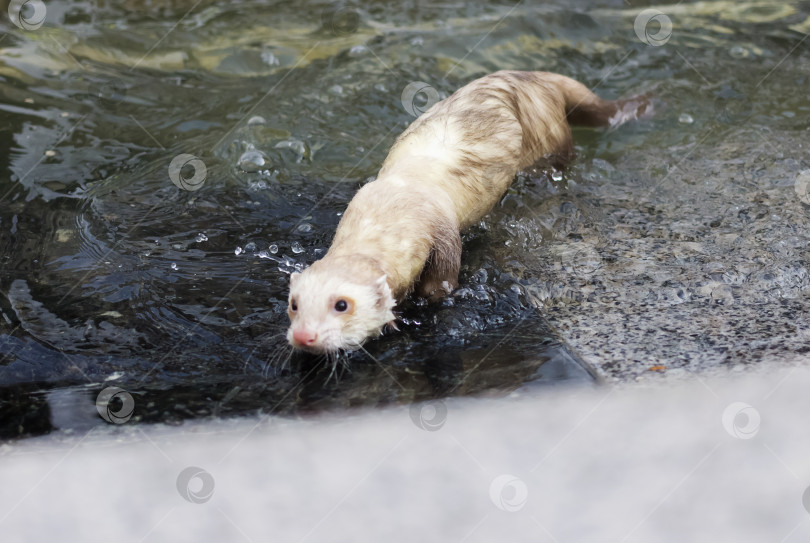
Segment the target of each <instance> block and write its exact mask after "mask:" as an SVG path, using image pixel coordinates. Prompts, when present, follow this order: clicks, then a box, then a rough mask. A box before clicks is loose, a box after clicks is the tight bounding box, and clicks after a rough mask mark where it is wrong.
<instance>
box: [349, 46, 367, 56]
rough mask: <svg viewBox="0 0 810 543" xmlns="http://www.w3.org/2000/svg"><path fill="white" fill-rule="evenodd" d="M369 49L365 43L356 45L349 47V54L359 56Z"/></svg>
mask: <svg viewBox="0 0 810 543" xmlns="http://www.w3.org/2000/svg"><path fill="white" fill-rule="evenodd" d="M366 51H368V47H366V46H365V45H354V46H352V48H351V49H349V54H350V55H352V56H359V55H362V54H363V53H365V52H366Z"/></svg>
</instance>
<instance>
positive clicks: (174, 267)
mask: <svg viewBox="0 0 810 543" xmlns="http://www.w3.org/2000/svg"><path fill="white" fill-rule="evenodd" d="M172 269H173V270H177V264H176V263H175V262H172Z"/></svg>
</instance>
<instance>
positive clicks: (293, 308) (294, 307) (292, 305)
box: [290, 300, 298, 311]
mask: <svg viewBox="0 0 810 543" xmlns="http://www.w3.org/2000/svg"><path fill="white" fill-rule="evenodd" d="M290 311H298V304H297V303H295V300H293V301H291V302H290Z"/></svg>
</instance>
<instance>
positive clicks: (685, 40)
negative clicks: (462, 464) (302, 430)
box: [0, 1, 810, 438]
mask: <svg viewBox="0 0 810 543" xmlns="http://www.w3.org/2000/svg"><path fill="white" fill-rule="evenodd" d="M659 9H661V10H662V11H663V12H664V14H665V15H666V17H667V19H666V20H669V21H670V22H671V23H672V24H671V29H670V28H669V27H668V26H667V25H666V24H665V23H666V20H663V19H661V18H660V17H659V18H658V19H656V21H653V22H649V21H648V26H644V25H641V27H639V28H634V23H637V21H638V19H637V16H638V14H639V8H637V7H629V6H628V5H627V4H626V3H623V2H618V1H615V2H613V1H606V2H598V3H590V2H589V3H585V2H575V3H568V2H558V3H551V4H543V5H539V6H538V5H534V4H526V5H524V4H517V5H514V4H510V3H491V4H483V3H481V4H476V5H468V4H442V5H441V6H425V5H421V4H418V3H414V4H405V5H403V4H401V3H394V2H374V3H371V4H366V5H364V6H354V5H336V4H334V3H309V4H306V5H304V6H302V5H300V3H293V2H276V3H265V2H245V3H237V4H227V3H213V2H197V3H194V2H184V1H176V2H150V3H142V2H123V3H120V4H116V5H115V6H112V5H109V4H108V3H106V2H48V3H47V17H46V21H45V24H43V25H42V26H41V27H39V28H36V29H31V30H28V31H23V30H21V29H20V28H18V27H17V26H15V25H14V24H12V23H11V22H9V20H8V19H6V18H2V23H0V24H2V25H3V26H2V27H0V28H1V29H2V31H3V32H4V33H3V35H2V38H1V39H2V41H0V110H2V117H0V150H1V151H0V292H2V296H0V436H2V437H4V438H9V437H14V436H18V435H30V434H40V433H46V432H49V431H51V430H53V429H55V428H59V429H64V430H78V429H81V428H85V427H86V426H87V425H91V426H92V425H93V424H106V423H105V422H104V421H102V420H101V419H98V418H95V419H92V421H89V420H88V419H86V418H85V417H84V413H85V411H84V407H87V406H88V405H90V406H91V407H92V403H93V401H94V399H95V397H96V396H97V394H98V393H99V392H100V391H101V390H102V389H103V388H105V387H107V386H111V385H115V386H119V387H121V388H123V389H125V390H127V391H129V392H130V393H131V394H132V395H133V397H134V398H135V403H136V411H135V414H134V418H133V422H137V421H152V422H156V421H163V422H168V423H176V422H179V421H181V420H184V419H189V418H205V417H218V416H222V415H235V414H251V413H257V412H259V413H279V414H285V415H303V414H306V413H312V412H320V411H323V410H335V409H339V408H346V407H354V406H377V405H385V404H391V403H407V402H411V401H414V400H423V399H428V398H434V397H445V396H448V395H466V394H471V395H488V394H504V393H505V392H507V391H510V390H514V389H516V388H520V387H524V386H527V384H528V386H530V387H542V386H544V385H545V384H554V383H560V382H576V383H588V382H593V381H594V380H595V377H594V376H596V377H598V378H604V379H608V380H610V379H619V380H625V381H626V380H629V379H633V378H637V377H639V376H645V375H650V376H652V375H659V374H662V373H663V374H666V373H667V372H669V373H670V374H672V373H673V370H680V371H683V370H688V371H693V372H698V373H700V372H708V371H716V370H722V369H725V368H731V367H735V366H737V365H740V364H748V365H754V364H768V363H774V362H777V363H781V364H795V363H804V362H806V361H807V347H806V344H807V339H808V330H809V329H810V328H808V325H807V322H806V317H805V316H806V314H807V312H808V309H810V307H808V306H810V302H808V301H807V291H808V288H810V279H808V274H807V266H808V257H807V251H806V247H807V241H808V234H807V232H808V228H807V227H808V217H809V216H810V215H808V214H809V213H810V211H808V210H809V209H810V197H808V196H807V191H808V189H807V187H808V183H810V181H809V179H810V173H808V171H809V170H810V158H808V155H807V147H806V145H807V144H806V141H807V135H808V126H810V125H809V124H808V116H807V114H808V112H809V111H810V100H809V99H808V98H807V93H806V92H805V90H806V87H807V81H808V76H810V62H808V61H809V60H810V58H809V57H810V52H808V45H807V44H808V43H809V42H808V41H805V38H806V36H807V32H808V31H810V8H809V7H808V5H807V3H806V2H788V3H775V2H747V3H735V2H702V3H699V4H677V5H675V4H673V5H668V6H659ZM27 16H29V19H30V16H32V14H31V13H27ZM662 21H663V23H664V24H662ZM18 22H19V21H18ZM656 25H658V26H656ZM645 29H646V33H645ZM670 30H671V32H670ZM645 40H646V42H647V43H645ZM656 40H657V41H656ZM503 68H511V69H540V70H550V71H556V72H561V73H564V74H567V75H570V76H572V77H575V78H577V79H579V80H580V81H582V82H583V83H585V84H587V85H588V86H590V87H592V88H594V89H595V90H596V91H597V92H598V93H599V94H600V95H602V96H604V97H608V98H616V97H620V96H630V95H632V94H636V93H642V92H646V93H650V94H651V95H652V96H654V97H655V103H656V115H655V116H654V117H653V118H652V119H650V120H646V121H644V122H640V123H636V124H632V125H627V126H623V127H621V128H619V129H618V130H614V131H610V132H605V131H595V130H577V131H576V132H575V139H576V143H577V153H578V158H577V159H576V161H575V162H574V163H573V164H572V166H571V167H570V168H569V169H568V170H567V171H566V172H564V173H562V174H560V173H559V172H549V171H532V172H524V173H523V174H521V175H519V176H518V177H517V178H516V181H515V184H514V185H513V188H512V189H511V190H510V192H509V193H508V194H507V195H506V196H505V197H504V199H503V200H502V202H501V205H500V206H498V207H497V208H496V209H495V210H494V211H493V213H492V214H491V215H490V217H488V218H487V219H486V220H485V221H482V223H481V224H480V225H479V226H477V227H476V228H474V229H472V230H471V231H469V232H467V233H466V234H465V238H464V241H465V245H464V250H465V254H464V260H463V262H464V267H463V270H462V277H461V288H460V289H459V290H458V291H457V292H456V293H454V295H453V296H452V297H451V298H450V299H448V300H447V301H446V302H444V303H443V304H441V305H438V306H430V307H428V306H424V305H421V304H419V303H416V302H414V301H411V302H409V303H408V304H406V306H405V307H404V308H403V310H402V326H401V328H402V332H401V333H398V334H392V335H389V336H386V337H384V338H382V339H381V340H379V341H375V342H373V343H371V344H369V346H368V351H369V352H368V354H366V353H357V354H354V355H352V356H351V359H350V360H349V362H350V368H351V371H344V372H339V373H338V375H337V376H332V377H330V375H329V368H324V367H323V366H322V365H320V364H318V361H316V360H311V359H308V358H293V359H292V360H289V361H288V363H287V364H285V361H287V355H288V351H287V350H286V348H285V347H284V341H283V337H282V336H281V335H279V334H281V333H282V332H283V331H284V329H285V327H286V315H285V312H284V311H285V303H286V302H285V300H286V285H287V277H288V274H289V272H290V271H291V270H293V269H296V268H300V267H302V266H305V265H306V264H308V263H310V262H312V261H313V260H314V259H316V258H318V257H319V256H320V255H322V254H323V252H324V251H325V249H326V248H327V247H328V244H329V240H330V239H331V235H332V233H333V232H334V229H335V227H336V225H337V222H338V221H339V218H340V212H341V211H342V210H343V209H344V208H345V206H346V204H347V203H348V201H349V200H350V199H351V196H352V194H353V193H354V191H356V189H357V188H358V187H359V186H360V185H361V184H362V183H363V182H365V181H366V180H368V179H369V178H371V177H372V176H374V175H375V173H376V171H377V169H378V168H379V165H380V164H381V162H382V160H383V159H384V157H385V154H386V152H387V149H388V147H389V146H390V144H391V143H392V142H393V140H394V138H395V137H396V136H397V134H398V133H400V132H401V131H402V130H403V129H404V128H405V127H406V126H407V124H408V123H409V122H410V121H411V120H412V119H413V118H414V117H413V115H412V114H413V112H414V103H411V104H408V103H405V104H403V100H402V92H403V90H404V89H405V88H406V87H407V85H408V84H409V83H412V82H416V81H421V82H426V83H427V84H428V85H430V86H431V88H433V89H435V92H436V93H437V94H438V96H440V97H444V96H447V95H449V94H450V93H452V92H453V91H454V90H455V89H456V88H458V87H460V86H462V85H463V84H465V83H466V82H468V81H470V80H472V79H474V78H475V77H478V76H481V75H484V74H485V73H488V72H491V71H495V70H497V69H503ZM409 105H410V107H409ZM419 105H420V104H417V107H418V106H419ZM179 155H191V156H193V157H197V159H198V160H199V162H194V163H193V164H192V165H190V166H191V169H189V168H190V166H189V165H187V166H186V167H185V168H184V169H181V168H179V167H177V168H175V167H173V166H172V164H173V161H174V160H175V159H176V157H178V156H179ZM189 160H191V159H190V158H188V157H186V158H185V159H181V160H180V162H179V164H182V163H187V162H189ZM174 164H178V162H174ZM194 165H196V169H194V168H193V166H194ZM173 168H174V169H173ZM195 175H197V176H196V177H195ZM172 177H174V182H173V180H172ZM178 179H179V181H178ZM184 183H185V186H183V185H184ZM178 185H180V186H178ZM192 185H193V186H192ZM189 188H192V189H195V190H186V189H189ZM675 373H676V374H677V371H676V372H675Z"/></svg>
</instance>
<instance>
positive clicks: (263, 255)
mask: <svg viewBox="0 0 810 543" xmlns="http://www.w3.org/2000/svg"><path fill="white" fill-rule="evenodd" d="M256 256H258V257H259V258H270V254H269V253H268V252H267V251H259V253H258V254H257V255H256Z"/></svg>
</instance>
